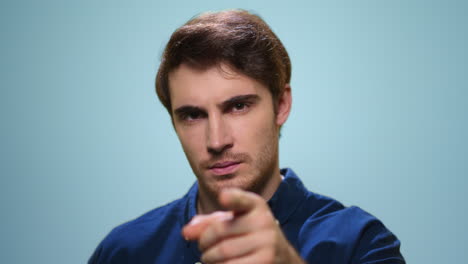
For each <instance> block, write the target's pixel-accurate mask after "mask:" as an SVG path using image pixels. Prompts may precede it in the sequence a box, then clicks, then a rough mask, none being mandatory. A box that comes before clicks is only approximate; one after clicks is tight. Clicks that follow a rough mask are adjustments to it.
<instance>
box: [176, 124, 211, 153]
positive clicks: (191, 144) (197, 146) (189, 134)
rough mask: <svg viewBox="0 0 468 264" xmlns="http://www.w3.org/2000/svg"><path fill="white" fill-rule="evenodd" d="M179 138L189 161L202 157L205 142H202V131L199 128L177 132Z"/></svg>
mask: <svg viewBox="0 0 468 264" xmlns="http://www.w3.org/2000/svg"><path fill="white" fill-rule="evenodd" d="M176 132H177V136H178V138H179V141H180V143H181V144H182V148H183V150H184V152H185V154H186V155H187V157H188V158H189V159H194V158H195V157H196V156H197V153H198V155H200V153H201V151H202V150H203V142H204V141H203V140H201V137H202V136H203V135H202V133H201V132H202V131H201V129H199V128H184V129H183V130H177V129H176Z"/></svg>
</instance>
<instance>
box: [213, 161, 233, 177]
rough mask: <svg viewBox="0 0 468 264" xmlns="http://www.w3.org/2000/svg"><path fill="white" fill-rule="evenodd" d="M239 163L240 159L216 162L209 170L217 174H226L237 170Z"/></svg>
mask: <svg viewBox="0 0 468 264" xmlns="http://www.w3.org/2000/svg"><path fill="white" fill-rule="evenodd" d="M239 165H240V162H239V161H224V162H218V163H215V164H214V165H213V166H210V167H209V170H210V171H211V172H212V173H213V174H215V175H226V174H230V173H233V172H235V171H236V169H237V167H239Z"/></svg>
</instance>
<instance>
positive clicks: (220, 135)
mask: <svg viewBox="0 0 468 264" xmlns="http://www.w3.org/2000/svg"><path fill="white" fill-rule="evenodd" d="M207 130H208V131H207V133H206V134H207V144H206V146H207V150H208V152H209V153H211V154H213V155H219V154H222V153H223V152H225V151H226V150H228V149H230V148H232V146H233V141H232V135H231V131H230V129H229V126H228V124H226V123H225V120H223V119H222V117H221V116H220V115H218V114H213V115H211V116H210V117H209V118H208V126H207Z"/></svg>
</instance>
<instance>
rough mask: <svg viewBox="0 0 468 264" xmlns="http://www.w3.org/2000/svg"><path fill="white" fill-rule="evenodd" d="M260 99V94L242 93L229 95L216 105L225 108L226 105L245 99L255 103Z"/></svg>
mask: <svg viewBox="0 0 468 264" xmlns="http://www.w3.org/2000/svg"><path fill="white" fill-rule="evenodd" d="M259 100H260V96H258V95H256V94H244V95H238V96H234V97H231V98H229V99H227V100H226V101H224V102H222V103H221V104H219V105H218V107H221V108H225V107H226V106H231V105H233V104H236V103H240V102H245V101H250V102H252V103H256V102H258V101H259Z"/></svg>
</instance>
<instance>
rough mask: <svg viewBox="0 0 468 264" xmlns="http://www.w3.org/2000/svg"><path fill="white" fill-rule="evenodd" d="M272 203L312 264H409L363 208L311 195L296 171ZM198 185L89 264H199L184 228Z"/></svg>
mask: <svg viewBox="0 0 468 264" xmlns="http://www.w3.org/2000/svg"><path fill="white" fill-rule="evenodd" d="M281 174H282V175H284V179H283V181H282V182H281V184H280V186H279V187H278V190H277V191H276V192H275V194H274V195H273V197H272V198H271V199H270V200H269V201H268V204H269V206H270V208H271V210H272V212H273V214H274V216H275V217H276V219H277V220H278V221H279V223H280V225H281V228H282V230H283V232H284V234H285V236H286V237H287V238H288V240H289V242H290V243H291V244H292V245H293V246H294V247H295V248H296V250H297V251H298V252H299V254H300V255H301V257H302V258H303V259H304V260H306V261H307V263H311V264H321V263H322V264H338V263H340V264H344V263H368V264H371V263H372V264H376V263H385V264H393V263H405V261H404V259H403V257H402V255H401V254H400V241H399V240H398V239H397V237H396V236H395V235H394V234H392V233H391V232H390V231H389V230H388V229H387V228H386V227H385V226H384V225H383V224H382V222H380V221H379V220H378V219H377V218H375V217H374V216H372V215H370V214H368V213H367V212H365V211H363V210H362V209H360V208H358V207H344V206H343V205H342V204H341V203H339V202H337V201H335V200H333V199H331V198H328V197H325V196H322V195H318V194H315V193H312V192H309V191H308V190H307V189H306V188H305V187H304V185H303V184H302V182H301V181H300V180H299V178H298V177H297V176H296V174H295V173H294V172H293V171H292V170H291V169H283V170H281ZM197 193H198V185H197V184H194V185H193V186H192V187H191V188H190V190H189V191H188V193H187V194H186V195H185V196H184V197H182V198H181V199H179V200H176V201H173V202H171V203H169V204H167V205H165V206H163V207H159V208H156V209H154V210H152V211H150V212H148V213H146V214H144V215H142V216H140V217H139V218H137V219H135V220H133V221H130V222H128V223H125V224H122V225H120V226H118V227H116V228H114V229H113V230H112V231H111V232H110V234H109V235H107V237H106V238H104V240H103V241H102V242H101V243H100V244H99V246H98V247H97V248H96V250H95V251H94V253H93V255H92V256H91V258H90V259H89V262H88V263H93V264H95V263H96V264H97V263H113V264H117V263H118V264H123V263H145V264H146V263H152V264H153V263H161V264H165V263H169V264H176V263H184V264H185V263H187V264H194V263H196V262H199V261H200V256H201V253H200V251H199V250H198V246H197V243H196V242H188V241H185V240H184V238H183V237H182V235H181V230H182V227H183V226H184V225H185V224H187V223H188V222H189V221H190V219H191V218H192V217H193V216H195V215H196V200H197Z"/></svg>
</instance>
